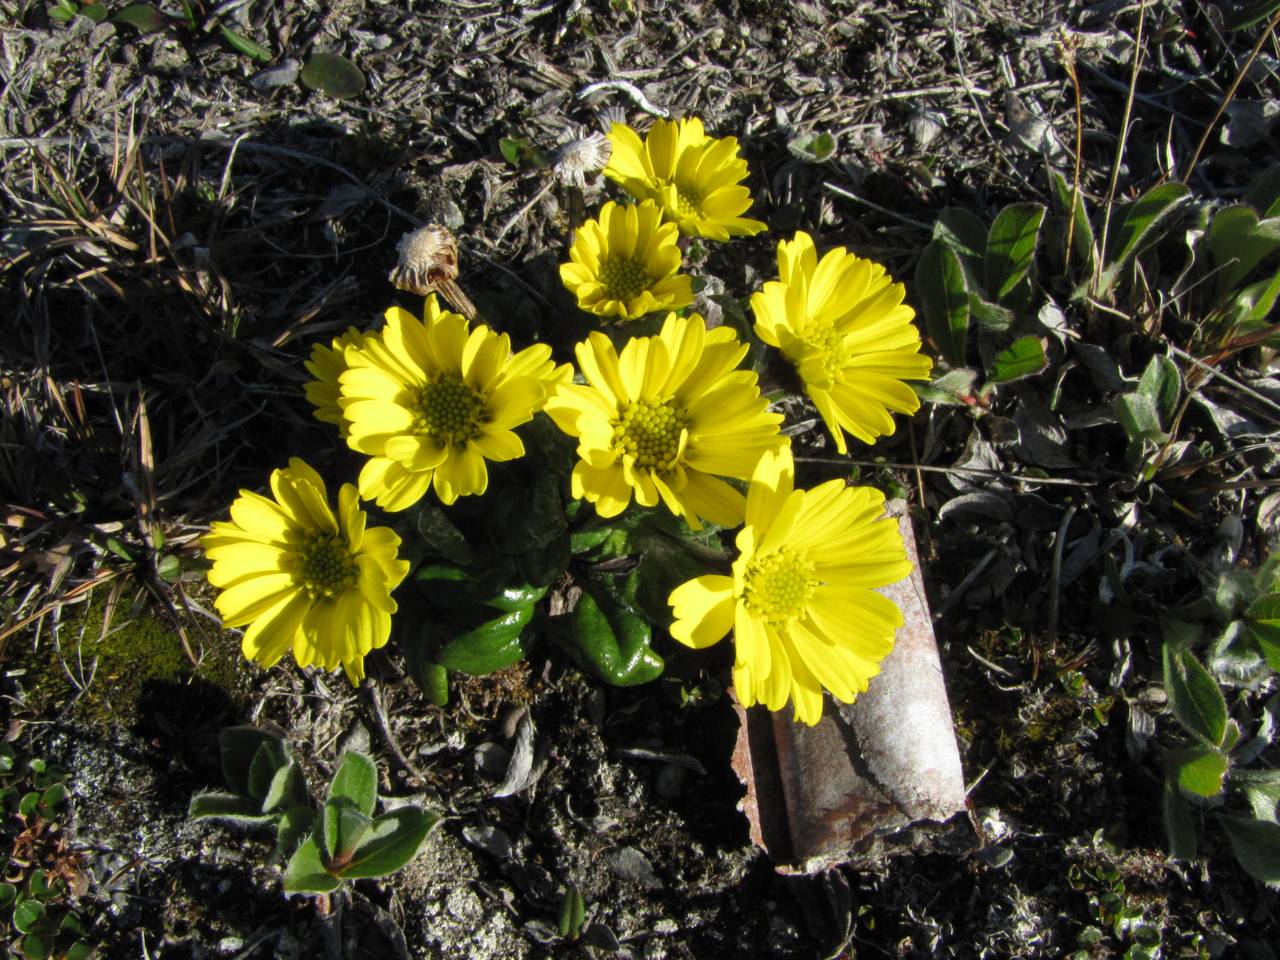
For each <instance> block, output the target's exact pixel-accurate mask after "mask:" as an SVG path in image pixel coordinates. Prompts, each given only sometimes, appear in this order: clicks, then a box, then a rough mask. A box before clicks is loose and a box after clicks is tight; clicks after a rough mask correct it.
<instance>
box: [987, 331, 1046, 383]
mask: <svg viewBox="0 0 1280 960" xmlns="http://www.w3.org/2000/svg"><path fill="white" fill-rule="evenodd" d="M1048 365H1049V358H1048V356H1046V354H1045V352H1044V341H1043V340H1042V339H1040V338H1039V337H1035V336H1026V337H1019V338H1018V339H1017V340H1015V341H1014V342H1013V343H1012V344H1011V345H1010V346H1009V347H1008V348H1007V349H1005V350H1001V351H1000V352H999V353H997V354H996V355H995V358H994V359H993V360H992V363H991V382H992V383H1008V382H1010V381H1011V380H1020V379H1022V378H1023V377H1031V376H1034V375H1035V374H1037V373H1039V372H1040V371H1041V370H1043V369H1044V368H1045V367H1047V366H1048Z"/></svg>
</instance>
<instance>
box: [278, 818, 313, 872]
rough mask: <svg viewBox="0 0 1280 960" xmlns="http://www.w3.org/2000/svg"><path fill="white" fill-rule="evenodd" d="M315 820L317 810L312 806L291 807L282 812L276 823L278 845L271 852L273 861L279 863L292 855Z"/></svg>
mask: <svg viewBox="0 0 1280 960" xmlns="http://www.w3.org/2000/svg"><path fill="white" fill-rule="evenodd" d="M315 822H316V812H315V811H314V810H312V809H311V808H310V807H304V806H297V807H290V808H289V809H288V810H286V811H285V812H284V813H282V814H281V815H280V822H279V824H277V825H276V847H275V850H273V851H272V853H271V862H272V863H278V862H279V861H280V860H283V859H284V858H285V857H289V856H292V855H293V852H294V850H296V849H297V847H298V844H299V843H301V842H302V840H303V838H304V837H305V836H306V835H307V833H308V832H309V831H310V830H311V829H312V827H314V826H315Z"/></svg>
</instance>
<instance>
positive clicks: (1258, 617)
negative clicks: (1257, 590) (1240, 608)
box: [1244, 593, 1280, 670]
mask: <svg viewBox="0 0 1280 960" xmlns="http://www.w3.org/2000/svg"><path fill="white" fill-rule="evenodd" d="M1244 615H1245V623H1246V624H1247V625H1248V627H1249V633H1250V635H1251V636H1252V637H1253V639H1254V642H1256V643H1257V644H1258V649H1259V650H1261V651H1262V655H1263V656H1264V657H1266V658H1267V663H1268V664H1269V665H1270V667H1271V669H1272V670H1280V593H1267V594H1263V595H1262V596H1260V597H1258V599H1256V600H1254V601H1253V603H1251V604H1249V609H1248V610H1246V611H1245V613H1244Z"/></svg>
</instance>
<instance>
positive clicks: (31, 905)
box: [13, 900, 45, 933]
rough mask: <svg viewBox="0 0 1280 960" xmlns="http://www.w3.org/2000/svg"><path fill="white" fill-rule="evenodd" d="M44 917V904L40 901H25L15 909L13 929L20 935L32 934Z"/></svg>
mask: <svg viewBox="0 0 1280 960" xmlns="http://www.w3.org/2000/svg"><path fill="white" fill-rule="evenodd" d="M44 917H45V907H44V904H43V903H41V902H40V901H39V900H23V901H22V902H21V903H20V904H18V905H17V906H16V907H14V908H13V927H14V929H15V930H17V931H18V932H19V933H30V932H31V931H32V930H33V929H35V927H36V925H37V924H39V923H40V921H41V920H43V919H44Z"/></svg>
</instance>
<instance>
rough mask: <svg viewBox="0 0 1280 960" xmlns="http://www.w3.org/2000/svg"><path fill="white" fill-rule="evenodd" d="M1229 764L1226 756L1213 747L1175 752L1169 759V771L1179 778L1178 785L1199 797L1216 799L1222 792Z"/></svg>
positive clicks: (1191, 748)
mask: <svg viewBox="0 0 1280 960" xmlns="http://www.w3.org/2000/svg"><path fill="white" fill-rule="evenodd" d="M1228 762H1229V761H1228V760H1227V756H1226V754H1224V753H1222V752H1221V751H1219V750H1216V749H1214V748H1212V747H1189V748H1187V749H1185V750H1174V751H1171V752H1170V754H1169V758H1168V764H1169V771H1170V773H1171V774H1172V775H1173V776H1175V777H1177V780H1178V785H1179V786H1180V787H1182V789H1183V790H1186V791H1187V792H1188V793H1194V794H1195V795H1196V796H1198V797H1216V796H1217V795H1218V794H1220V793H1221V792H1222V781H1223V778H1224V777H1225V776H1226V773H1227V766H1228Z"/></svg>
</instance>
